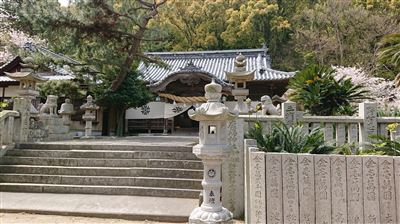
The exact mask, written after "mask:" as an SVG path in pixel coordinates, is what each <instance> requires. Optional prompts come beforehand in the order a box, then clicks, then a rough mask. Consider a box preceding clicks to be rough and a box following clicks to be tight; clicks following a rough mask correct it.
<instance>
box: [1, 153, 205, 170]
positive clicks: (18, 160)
mask: <svg viewBox="0 0 400 224" xmlns="http://www.w3.org/2000/svg"><path fill="white" fill-rule="evenodd" d="M0 164H3V165H11V164H13V165H42V166H45V165H47V166H84V167H92V166H93V167H150V168H180V169H202V168H203V164H202V163H201V161H195V160H172V159H114V158H106V159H104V158H52V157H21V156H3V157H1V158H0Z"/></svg>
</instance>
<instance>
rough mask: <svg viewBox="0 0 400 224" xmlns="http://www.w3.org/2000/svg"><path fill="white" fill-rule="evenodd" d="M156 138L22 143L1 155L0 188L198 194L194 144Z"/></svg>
mask: <svg viewBox="0 0 400 224" xmlns="http://www.w3.org/2000/svg"><path fill="white" fill-rule="evenodd" d="M154 140H155V141H154V142H153V141H152V140H151V139H147V140H146V139H144V140H141V139H138V142H134V144H132V143H129V142H128V140H126V141H127V142H128V143H129V144H128V143H125V142H123V141H125V140H122V141H121V140H120V141H103V140H101V141H102V142H98V141H96V140H95V141H84V142H82V141H70V142H64V143H63V142H51V143H46V142H44V143H24V144H20V145H18V148H17V149H13V150H9V151H8V152H7V153H6V155H5V156H3V157H0V191H9V192H31V193H66V194H68V193H74V194H100V195H101V194H103V195H113V194H114V195H134V196H154V197H179V198H198V197H199V194H200V191H201V189H202V188H201V180H202V177H203V164H202V162H201V161H200V160H199V159H198V158H197V157H196V156H195V155H194V154H193V153H192V147H191V146H186V145H183V144H181V145H176V146H175V145H174V144H173V143H168V144H166V143H165V142H164V143H163V142H162V141H161V140H159V139H158V140H157V139H154ZM165 140H166V141H168V139H165ZM129 141H130V140H129ZM142 141H143V144H142ZM148 141H150V142H148ZM162 144H164V145H162Z"/></svg>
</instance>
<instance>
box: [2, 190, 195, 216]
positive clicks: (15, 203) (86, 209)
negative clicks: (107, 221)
mask: <svg viewBox="0 0 400 224" xmlns="http://www.w3.org/2000/svg"><path fill="white" fill-rule="evenodd" d="M0 196H1V197H0V200H1V203H0V211H2V212H4V211H9V212H16V211H18V212H24V211H25V212H31V213H43V214H69V215H82V216H94V217H114V218H116V217H119V218H124V217H125V218H130V219H137V220H145V219H146V220H156V221H170V222H183V221H187V218H188V217H189V214H190V212H191V211H192V210H193V209H194V208H195V207H196V206H197V203H198V201H197V200H196V199H183V198H160V197H139V196H115V195H84V194H47V193H40V194H38V193H10V192H0Z"/></svg>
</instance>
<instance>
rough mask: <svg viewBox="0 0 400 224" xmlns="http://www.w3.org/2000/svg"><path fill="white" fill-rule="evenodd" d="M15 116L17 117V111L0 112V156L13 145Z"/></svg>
mask: <svg viewBox="0 0 400 224" xmlns="http://www.w3.org/2000/svg"><path fill="white" fill-rule="evenodd" d="M17 116H19V113H18V112H17V111H12V110H4V111H1V112H0V156H2V155H3V154H4V153H5V150H6V149H7V148H9V147H10V146H11V147H12V145H13V144H14V139H13V137H14V118H15V117H17ZM3 149H4V150H3Z"/></svg>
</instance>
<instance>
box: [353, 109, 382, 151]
mask: <svg viewBox="0 0 400 224" xmlns="http://www.w3.org/2000/svg"><path fill="white" fill-rule="evenodd" d="M358 113H359V116H360V117H361V118H362V119H363V123H362V124H360V143H361V144H364V145H365V144H366V143H368V142H370V138H369V136H370V135H376V134H377V133H378V123H377V121H376V118H377V104H376V103H373V102H364V103H360V104H359V107H358Z"/></svg>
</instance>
